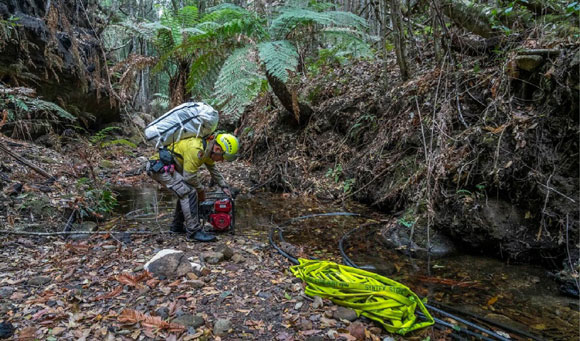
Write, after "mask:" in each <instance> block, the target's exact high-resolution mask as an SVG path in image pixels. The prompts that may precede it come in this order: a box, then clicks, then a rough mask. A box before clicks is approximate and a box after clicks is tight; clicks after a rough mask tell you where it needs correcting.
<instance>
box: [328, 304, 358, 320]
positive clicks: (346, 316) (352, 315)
mask: <svg viewBox="0 0 580 341" xmlns="http://www.w3.org/2000/svg"><path fill="white" fill-rule="evenodd" d="M333 317H334V318H335V319H337V320H347V321H351V322H352V321H354V320H356V319H357V318H358V316H357V315H356V311H354V310H353V309H350V308H346V307H338V309H336V311H335V312H334V314H333Z"/></svg>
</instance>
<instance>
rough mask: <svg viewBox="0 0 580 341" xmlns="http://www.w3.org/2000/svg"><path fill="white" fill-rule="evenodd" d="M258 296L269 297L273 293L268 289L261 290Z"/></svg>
mask: <svg viewBox="0 0 580 341" xmlns="http://www.w3.org/2000/svg"><path fill="white" fill-rule="evenodd" d="M258 297H260V298H265V299H268V298H270V297H272V293H269V292H266V291H260V292H259V293H258Z"/></svg>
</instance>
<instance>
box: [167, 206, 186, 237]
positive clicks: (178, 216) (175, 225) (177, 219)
mask: <svg viewBox="0 0 580 341" xmlns="http://www.w3.org/2000/svg"><path fill="white" fill-rule="evenodd" d="M184 220H185V219H184V218H183V211H182V210H181V204H180V202H179V199H178V200H177V204H176V205H175V212H174V213H173V221H172V222H171V225H170V226H169V231H170V232H171V233H177V234H184V233H185V227H184V226H183V222H184Z"/></svg>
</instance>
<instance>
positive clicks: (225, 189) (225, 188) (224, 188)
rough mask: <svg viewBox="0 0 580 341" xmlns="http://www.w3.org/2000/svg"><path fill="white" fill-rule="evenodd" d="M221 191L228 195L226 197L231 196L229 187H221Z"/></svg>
mask: <svg viewBox="0 0 580 341" xmlns="http://www.w3.org/2000/svg"><path fill="white" fill-rule="evenodd" d="M222 191H223V192H224V193H225V194H226V195H227V196H228V197H230V198H231V197H232V192H231V191H230V188H229V187H222Z"/></svg>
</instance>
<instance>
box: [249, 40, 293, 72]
mask: <svg viewBox="0 0 580 341" xmlns="http://www.w3.org/2000/svg"><path fill="white" fill-rule="evenodd" d="M258 52H259V56H260V60H261V61H262V63H264V66H265V67H266V72H268V73H269V74H270V75H272V76H274V77H276V78H278V79H279V80H281V81H282V82H284V83H286V82H287V81H288V71H294V70H296V66H298V52H296V47H294V45H292V43H291V42H289V41H288V40H279V41H269V42H266V43H262V44H260V45H258Z"/></svg>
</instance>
